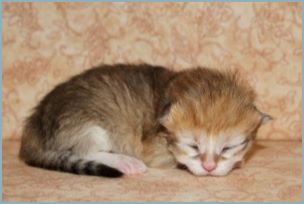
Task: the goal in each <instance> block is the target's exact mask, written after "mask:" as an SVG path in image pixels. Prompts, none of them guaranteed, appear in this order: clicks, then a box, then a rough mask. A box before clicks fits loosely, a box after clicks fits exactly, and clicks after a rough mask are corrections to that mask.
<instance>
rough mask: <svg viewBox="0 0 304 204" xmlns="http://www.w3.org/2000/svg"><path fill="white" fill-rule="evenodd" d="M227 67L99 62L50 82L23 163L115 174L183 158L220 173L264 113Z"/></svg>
mask: <svg viewBox="0 0 304 204" xmlns="http://www.w3.org/2000/svg"><path fill="white" fill-rule="evenodd" d="M254 99H255V93H254V91H253V90H252V89H251V88H250V87H249V86H247V85H245V84H244V83H241V82H240V80H238V79H237V78H236V74H233V73H228V72H227V73H221V72H219V71H216V70H211V69H206V68H195V69H189V70H184V71H180V72H174V71H170V70H168V69H165V68H163V67H158V66H150V65H145V64H143V65H123V64H118V65H113V66H108V65H103V66H100V67H97V68H93V69H90V70H88V71H86V72H84V73H82V74H80V75H77V76H75V77H73V78H71V79H70V80H69V81H67V82H65V83H62V84H60V85H58V86H57V87H55V89H53V90H52V91H51V92H50V93H49V94H48V95H46V96H45V97H44V98H43V99H42V101H41V102H40V103H39V104H38V106H37V107H36V108H35V110H34V112H33V114H32V115H31V116H30V117H29V118H28V119H27V121H26V124H25V127H24V131H23V135H22V142H21V149H20V153H19V156H20V158H21V159H22V160H24V161H25V162H26V163H27V164H29V165H32V166H37V167H42V168H46V169H52V170H60V171H65V172H71V173H76V174H87V175H100V176H106V177H119V176H121V175H123V174H137V173H142V172H144V171H146V165H147V166H148V167H157V168H174V167H176V166H177V164H182V165H184V166H186V168H187V169H188V170H189V171H190V172H192V173H193V174H195V175H198V176H201V175H215V176H222V175H226V174H227V173H228V172H230V171H231V170H232V169H233V168H234V167H235V166H236V165H237V164H239V163H240V162H242V161H243V157H244V155H245V153H246V152H247V151H248V150H249V148H250V146H251V144H252V142H253V140H254V138H255V135H256V132H257V130H258V128H259V127H260V125H261V124H263V123H265V122H266V121H267V120H269V119H270V116H268V115H266V114H263V113H261V112H260V111H258V110H257V108H256V107H255V105H254Z"/></svg>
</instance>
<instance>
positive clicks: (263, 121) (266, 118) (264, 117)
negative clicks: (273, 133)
mask: <svg viewBox="0 0 304 204" xmlns="http://www.w3.org/2000/svg"><path fill="white" fill-rule="evenodd" d="M272 120H273V117H272V116H270V115H268V114H265V113H262V117H261V124H262V125H264V124H266V123H268V122H270V121H272Z"/></svg>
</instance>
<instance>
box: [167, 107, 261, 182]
mask: <svg viewBox="0 0 304 204" xmlns="http://www.w3.org/2000/svg"><path fill="white" fill-rule="evenodd" d="M173 109H174V108H173ZM244 111H246V112H247V113H246V114H245V115H246V116H244V115H243V116H240V118H239V121H237V120H236V121H235V123H234V125H232V123H231V124H229V121H226V122H227V124H226V126H225V124H223V122H224V120H229V118H225V117H227V115H226V113H223V116H222V119H224V120H215V119H214V123H209V124H208V125H204V124H203V121H204V120H203V118H204V115H203V113H200V112H192V114H195V115H197V114H202V115H201V116H192V117H202V118H201V120H202V123H201V125H199V124H200V123H197V124H195V122H194V121H191V119H190V118H191V117H189V114H190V113H189V112H188V114H186V115H184V114H181V115H178V114H180V113H177V112H175V113H174V110H173V113H171V116H170V118H167V123H165V125H166V126H167V128H168V130H169V132H170V133H171V134H172V135H171V137H172V138H171V139H172V140H171V143H170V147H169V148H170V151H171V152H172V153H173V155H174V156H175V158H176V160H177V161H178V162H179V163H180V164H183V165H185V166H186V167H187V169H188V170H190V171H191V172H192V173H193V174H195V175H198V176H204V175H213V176H223V175H226V174H228V173H229V172H230V171H231V170H232V169H234V168H236V167H240V164H242V163H243V159H244V156H245V154H246V152H247V151H248V150H249V149H250V147H251V144H252V142H253V138H254V137H255V134H256V131H257V129H258V127H259V126H260V124H261V120H262V116H260V114H259V113H258V112H254V110H252V111H248V110H244ZM218 117H221V115H218ZM230 117H237V115H235V116H230ZM196 119H198V118H196ZM236 119H237V118H236ZM211 120H212V119H211ZM190 121H191V122H190ZM190 123H192V124H191V125H190Z"/></svg>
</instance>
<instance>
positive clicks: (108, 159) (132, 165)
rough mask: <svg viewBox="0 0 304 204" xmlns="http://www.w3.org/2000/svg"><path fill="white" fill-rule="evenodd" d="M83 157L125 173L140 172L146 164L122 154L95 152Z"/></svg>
mask: <svg viewBox="0 0 304 204" xmlns="http://www.w3.org/2000/svg"><path fill="white" fill-rule="evenodd" d="M85 159H88V160H94V161H97V162H100V163H102V164H105V165H108V166H110V167H113V168H115V169H118V170H119V171H121V172H123V173H124V174H127V175H130V174H140V173H143V172H145V171H146V169H147V167H146V165H145V164H144V163H143V162H142V161H140V160H138V159H136V158H134V157H131V156H127V155H123V154H115V153H108V152H97V153H91V154H89V155H88V156H86V157H85Z"/></svg>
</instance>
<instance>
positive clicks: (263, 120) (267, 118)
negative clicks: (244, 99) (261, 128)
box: [255, 107, 273, 125]
mask: <svg viewBox="0 0 304 204" xmlns="http://www.w3.org/2000/svg"><path fill="white" fill-rule="evenodd" d="M255 109H256V110H257V111H258V113H259V114H260V116H261V117H260V124H261V125H264V124H267V123H268V122H270V121H272V120H273V117H272V116H271V115H268V114H266V113H263V112H262V111H260V110H259V109H257V108H256V107H255Z"/></svg>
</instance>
